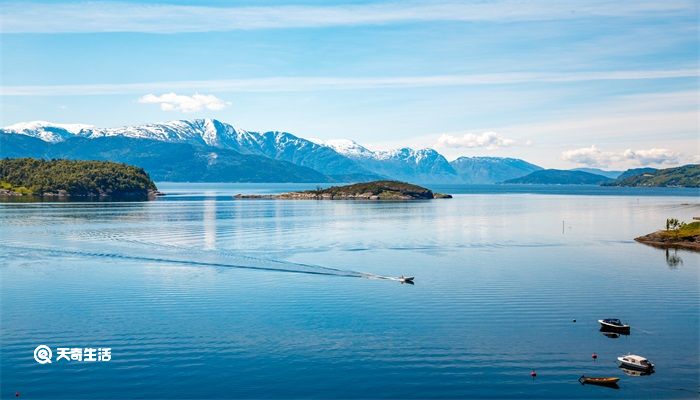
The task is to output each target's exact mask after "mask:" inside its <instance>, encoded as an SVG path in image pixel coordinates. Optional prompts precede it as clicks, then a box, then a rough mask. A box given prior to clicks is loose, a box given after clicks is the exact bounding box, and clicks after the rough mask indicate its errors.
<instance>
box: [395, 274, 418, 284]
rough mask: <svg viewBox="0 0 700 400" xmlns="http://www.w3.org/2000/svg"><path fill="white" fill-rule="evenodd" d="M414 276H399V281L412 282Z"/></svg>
mask: <svg viewBox="0 0 700 400" xmlns="http://www.w3.org/2000/svg"><path fill="white" fill-rule="evenodd" d="M414 278H415V276H403V275H401V276H399V282H401V283H413V279H414Z"/></svg>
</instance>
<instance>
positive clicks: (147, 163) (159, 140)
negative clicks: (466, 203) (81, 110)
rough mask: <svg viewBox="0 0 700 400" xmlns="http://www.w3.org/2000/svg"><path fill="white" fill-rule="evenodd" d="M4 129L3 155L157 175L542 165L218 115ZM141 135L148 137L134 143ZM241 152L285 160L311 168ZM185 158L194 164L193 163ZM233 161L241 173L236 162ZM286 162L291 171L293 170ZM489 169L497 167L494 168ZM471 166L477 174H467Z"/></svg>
mask: <svg viewBox="0 0 700 400" xmlns="http://www.w3.org/2000/svg"><path fill="white" fill-rule="evenodd" d="M0 133H2V134H4V135H2V136H3V139H2V140H3V142H4V143H5V149H3V150H2V151H1V152H0V153H2V154H0V156H2V157H7V156H8V155H10V154H13V156H16V157H21V156H38V157H73V158H78V159H89V158H94V159H104V160H110V161H120V162H128V163H131V164H135V165H139V166H142V167H143V168H145V169H146V170H147V171H148V172H149V173H150V174H151V175H152V176H153V177H154V179H157V180H163V179H169V180H174V179H178V180H208V181H211V180H212V179H226V180H229V179H232V181H236V182H239V181H240V182H243V181H251V182H260V181H270V182H289V181H290V177H291V178H293V179H301V181H303V182H308V181H309V179H312V180H316V181H317V182H357V181H367V180H376V179H380V178H391V179H399V180H406V181H413V182H433V183H437V182H441V183H495V182H498V181H500V180H503V179H505V178H512V177H516V176H521V175H524V174H526V173H527V172H529V171H531V170H534V169H537V168H540V167H538V166H535V165H533V164H530V163H527V162H525V161H523V160H517V159H512V158H498V157H473V158H471V161H470V163H469V164H470V166H469V168H466V167H465V162H464V161H463V160H462V161H459V160H455V161H453V162H448V161H447V159H446V158H445V157H444V156H443V155H442V154H440V153H438V152H437V151H435V150H433V149H429V148H426V149H412V148H408V147H404V148H400V149H395V150H387V151H372V150H369V149H367V148H366V147H364V146H362V145H360V144H358V143H356V142H353V141H350V140H344V139H341V140H330V141H318V140H317V141H312V140H307V139H304V138H301V137H298V136H296V135H293V134H291V133H288V132H280V131H269V132H263V133H260V132H252V131H246V130H244V129H240V128H237V127H234V126H233V125H230V124H227V123H224V122H221V121H218V120H215V119H194V120H177V121H170V122H165V123H158V124H144V125H136V126H125V127H120V128H97V127H95V126H93V125H88V124H56V123H50V122H45V121H35V122H26V123H18V124H14V125H11V126H8V127H6V128H4V129H0ZM10 136H15V138H9V137H10ZM19 136H23V137H29V138H34V139H36V140H39V141H41V142H42V143H39V142H32V141H22V140H19V139H17V138H16V137H19ZM139 140H141V141H143V142H137V141H139ZM92 141H96V142H92ZM135 141H136V142H135ZM137 143H140V144H137ZM140 146H143V148H140ZM5 150H7V151H5ZM167 153H173V154H175V153H176V154H180V155H181V157H180V158H179V159H174V158H173V157H170V156H169V155H168V154H167ZM147 154H150V156H147ZM244 156H259V157H264V158H267V159H270V160H272V161H279V162H287V163H291V164H292V165H294V166H297V167H304V168H308V170H304V169H298V168H293V167H291V166H290V165H289V164H275V163H271V162H269V161H264V160H262V159H260V158H255V157H244ZM155 160H158V162H155ZM164 163H169V164H170V165H165V164H164ZM188 163H189V164H191V168H188ZM501 164H502V165H501ZM234 166H236V167H235V168H238V169H239V171H238V172H236V171H234V170H233V169H232V168H234ZM263 166H264V168H266V169H267V171H255V168H256V167H261V168H262V167H263ZM470 168H471V170H470ZM285 169H288V170H289V173H288V174H286V173H285V171H284V170H285ZM490 169H494V171H492V172H489V170H490ZM470 171H474V174H476V175H478V176H476V177H472V176H470ZM504 171H505V172H504ZM268 172H269V173H268ZM285 174H286V175H289V176H285ZM261 179H263V180H261Z"/></svg>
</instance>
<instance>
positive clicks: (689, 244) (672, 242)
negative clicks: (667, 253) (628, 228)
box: [634, 219, 700, 251]
mask: <svg viewBox="0 0 700 400" xmlns="http://www.w3.org/2000/svg"><path fill="white" fill-rule="evenodd" d="M634 240H636V241H637V242H640V243H644V244H648V245H650V246H654V247H659V248H679V249H688V250H694V251H700V221H694V222H691V223H688V224H686V223H683V222H679V221H678V220H676V219H669V220H667V221H666V229H665V230H660V231H656V232H654V233H650V234H648V235H644V236H640V237H638V238H635V239H634Z"/></svg>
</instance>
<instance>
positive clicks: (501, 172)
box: [450, 157, 542, 183]
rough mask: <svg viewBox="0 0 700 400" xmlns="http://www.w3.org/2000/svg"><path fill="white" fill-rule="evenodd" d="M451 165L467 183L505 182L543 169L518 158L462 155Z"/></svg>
mask: <svg viewBox="0 0 700 400" xmlns="http://www.w3.org/2000/svg"><path fill="white" fill-rule="evenodd" d="M450 165H452V167H453V168H454V169H455V171H457V173H458V174H459V175H460V177H461V179H462V181H463V182H465V183H497V182H503V181H506V180H509V179H514V178H519V177H521V176H525V175H527V174H529V173H531V172H534V171H539V170H541V169H542V167H540V166H537V165H535V164H530V163H529V162H527V161H523V160H520V159H518V158H501V157H460V158H458V159H456V160H454V161H452V162H451V163H450Z"/></svg>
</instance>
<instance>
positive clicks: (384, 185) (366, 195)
mask: <svg viewBox="0 0 700 400" xmlns="http://www.w3.org/2000/svg"><path fill="white" fill-rule="evenodd" d="M234 197H235V198H236V199H280V200H430V199H450V198H452V196H450V195H449V194H440V193H433V191H431V190H430V189H426V188H424V187H421V186H418V185H412V184H410V183H405V182H399V181H373V182H364V183H355V184H352V185H346V186H332V187H329V188H326V189H323V188H320V187H319V188H316V190H306V191H303V192H289V193H282V194H270V195H259V194H237V195H236V196H234Z"/></svg>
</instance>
